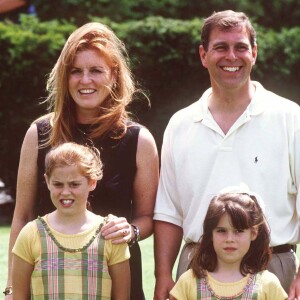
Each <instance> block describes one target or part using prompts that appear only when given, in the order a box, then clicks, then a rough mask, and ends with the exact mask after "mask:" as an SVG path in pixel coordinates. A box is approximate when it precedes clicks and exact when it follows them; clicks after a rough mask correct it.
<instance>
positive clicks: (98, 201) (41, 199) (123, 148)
mask: <svg viewBox="0 0 300 300" xmlns="http://www.w3.org/2000/svg"><path fill="white" fill-rule="evenodd" d="M36 125H37V129H38V140H39V145H41V144H42V143H43V141H45V138H47V137H48V136H49V126H50V125H49V120H42V121H38V122H37V123H36ZM131 125H132V126H131ZM131 125H130V126H128V129H127V132H126V134H125V135H124V137H123V138H121V139H112V138H110V137H106V138H104V139H102V140H96V141H93V145H94V146H95V147H97V148H98V150H99V151H100V155H101V160H102V163H103V178H102V180H100V181H99V182H98V184H97V187H96V189H95V190H94V191H93V192H91V193H90V198H89V201H90V203H91V207H92V211H93V212H94V213H96V214H99V215H102V216H106V215H107V214H109V213H111V214H114V215H116V216H118V217H121V216H122V217H125V218H126V219H127V220H128V222H130V221H131V219H132V217H131V211H132V205H133V203H132V196H133V182H134V177H135V173H136V151H137V142H138V135H139V131H140V128H141V126H140V125H139V124H136V123H132V124H131ZM88 127H89V125H78V127H77V132H76V133H75V139H74V142H76V143H79V144H88V145H90V144H91V142H89V140H88V139H87V138H86V132H87V131H88ZM49 149H50V147H47V148H40V149H39V151H38V172H39V175H38V176H39V178H38V198H37V199H38V206H37V215H40V216H41V215H44V214H46V213H49V212H51V211H53V210H55V207H54V206H53V204H52V202H51V200H50V194H49V190H48V189H47V185H46V182H45V179H44V173H45V156H46V154H47V152H48V151H49Z"/></svg>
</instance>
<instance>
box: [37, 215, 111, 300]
mask: <svg viewBox="0 0 300 300" xmlns="http://www.w3.org/2000/svg"><path fill="white" fill-rule="evenodd" d="M36 222H37V227H38V232H39V235H40V239H41V260H40V261H39V262H37V264H36V265H35V268H34V271H33V274H32V278H31V297H32V298H31V299H34V300H71V299H72V300H75V299H76V300H77V299H78V300H79V299H86V300H94V299H101V300H105V299H111V297H110V293H111V278H110V275H109V273H108V267H107V263H106V260H105V257H104V245H105V240H104V239H103V238H102V236H101V235H100V234H98V236H97V237H96V238H95V240H94V241H93V243H92V244H91V245H90V246H89V247H88V248H87V249H85V250H83V251H82V252H75V253H70V252H66V251H63V250H62V249H60V248H59V247H58V246H57V245H56V244H55V243H54V241H53V240H52V238H51V237H50V236H49V234H48V233H47V231H46V229H45V228H44V226H43V224H42V223H41V221H40V220H36Z"/></svg>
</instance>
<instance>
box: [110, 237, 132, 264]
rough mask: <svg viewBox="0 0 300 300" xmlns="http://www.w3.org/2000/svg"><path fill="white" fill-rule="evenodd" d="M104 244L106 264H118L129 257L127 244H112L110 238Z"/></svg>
mask: <svg viewBox="0 0 300 300" xmlns="http://www.w3.org/2000/svg"><path fill="white" fill-rule="evenodd" d="M105 244H106V245H105V255H106V257H107V264H108V266H112V265H115V264H118V263H120V262H123V261H125V260H127V259H129V258H130V252H129V247H128V245H127V244H112V243H111V240H107V241H106V243H105Z"/></svg>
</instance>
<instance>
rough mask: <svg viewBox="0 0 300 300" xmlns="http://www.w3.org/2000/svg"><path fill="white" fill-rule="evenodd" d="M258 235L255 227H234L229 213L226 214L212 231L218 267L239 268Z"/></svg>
mask: <svg viewBox="0 0 300 300" xmlns="http://www.w3.org/2000/svg"><path fill="white" fill-rule="evenodd" d="M256 236H257V231H256V230H254V229H243V230H238V229H236V228H234V227H232V222H231V219H230V217H229V216H228V214H224V215H223V216H222V217H221V219H220V220H219V223H218V225H217V227H216V228H215V229H214V230H213V232H212V241H213V246H214V249H215V252H216V254H217V260H218V267H219V266H222V265H227V267H228V265H231V266H232V267H234V268H238V269H239V267H240V264H241V261H242V259H243V257H244V256H245V255H246V253H247V252H248V250H249V248H250V244H251V242H252V241H253V240H255V239H256Z"/></svg>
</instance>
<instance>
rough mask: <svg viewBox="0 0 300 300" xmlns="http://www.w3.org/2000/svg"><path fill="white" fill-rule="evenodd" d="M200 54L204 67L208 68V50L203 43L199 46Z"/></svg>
mask: <svg viewBox="0 0 300 300" xmlns="http://www.w3.org/2000/svg"><path fill="white" fill-rule="evenodd" d="M199 56H200V59H201V62H202V65H203V67H204V68H207V64H206V51H205V50H204V47H203V46H202V45H200V46H199Z"/></svg>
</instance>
